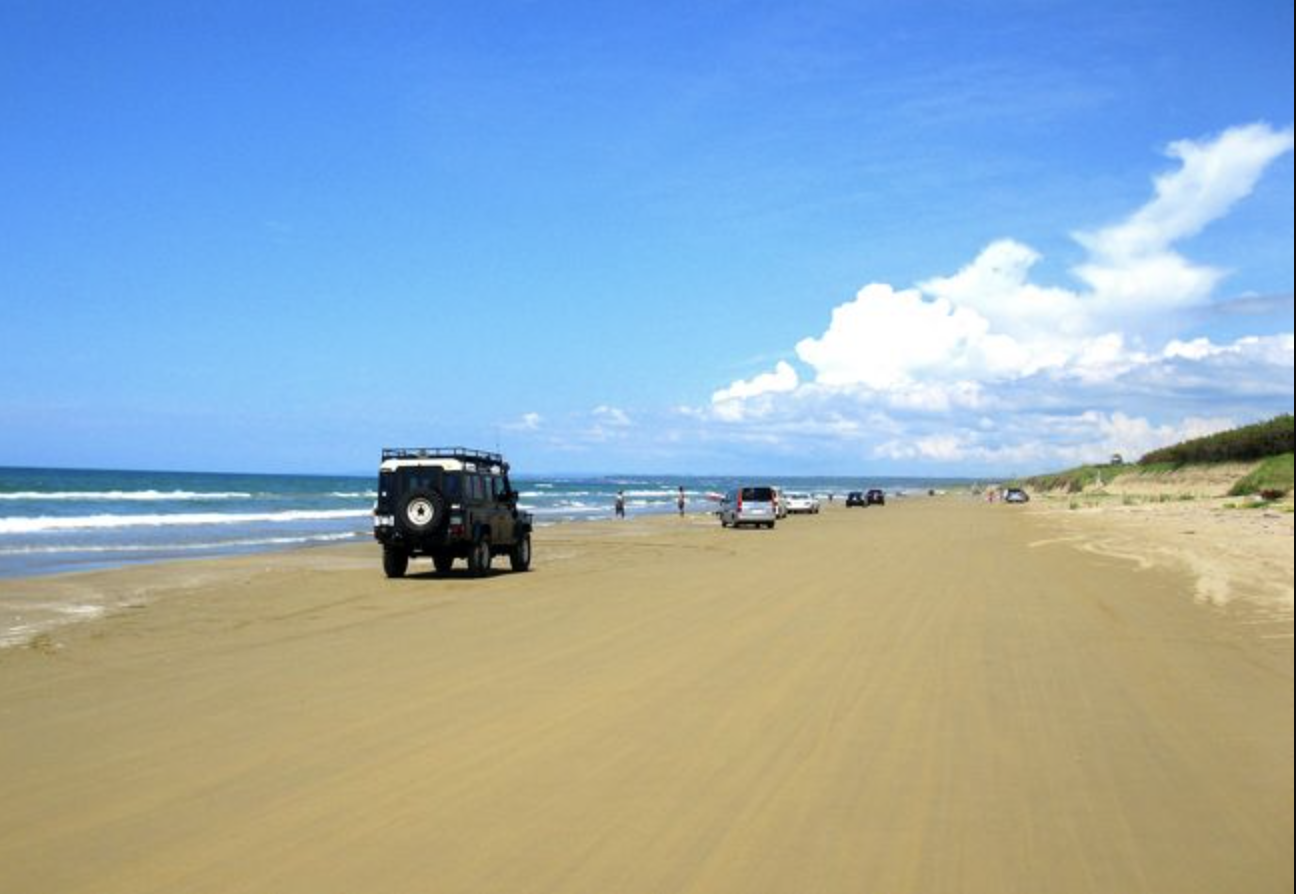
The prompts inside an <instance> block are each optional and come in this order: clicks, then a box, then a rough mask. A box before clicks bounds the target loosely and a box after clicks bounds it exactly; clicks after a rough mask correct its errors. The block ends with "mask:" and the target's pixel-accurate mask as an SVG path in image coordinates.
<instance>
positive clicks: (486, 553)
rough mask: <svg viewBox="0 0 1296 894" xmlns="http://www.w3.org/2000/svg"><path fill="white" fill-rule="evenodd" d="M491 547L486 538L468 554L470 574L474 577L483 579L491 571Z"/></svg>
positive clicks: (478, 542) (475, 544) (479, 541)
mask: <svg viewBox="0 0 1296 894" xmlns="http://www.w3.org/2000/svg"><path fill="white" fill-rule="evenodd" d="M490 566H491V545H490V541H489V540H487V539H486V538H485V537H483V538H481V539H480V540H478V541H477V542H476V543H474V544H473V546H472V551H471V552H469V553H468V573H469V574H471V575H472V576H473V577H482V576H483V575H485V574H486V572H488V571H490Z"/></svg>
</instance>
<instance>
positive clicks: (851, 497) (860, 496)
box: [846, 490, 868, 509]
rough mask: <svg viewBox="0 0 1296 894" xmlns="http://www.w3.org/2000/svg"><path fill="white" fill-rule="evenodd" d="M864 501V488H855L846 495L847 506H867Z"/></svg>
mask: <svg viewBox="0 0 1296 894" xmlns="http://www.w3.org/2000/svg"><path fill="white" fill-rule="evenodd" d="M867 505H868V503H865V502H864V492H863V491H862V490H853V491H851V492H850V493H848V494H847V495H846V508H848V509H849V508H850V507H851V506H867Z"/></svg>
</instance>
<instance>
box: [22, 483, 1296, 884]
mask: <svg viewBox="0 0 1296 894" xmlns="http://www.w3.org/2000/svg"><path fill="white" fill-rule="evenodd" d="M1061 515H1062V513H1050V512H1047V511H1040V508H1039V507H1031V510H1030V511H1026V512H1022V511H1018V509H1017V508H1014V507H1007V506H1002V505H994V506H991V505H987V504H985V503H981V502H975V501H970V500H967V501H965V500H961V499H956V498H949V499H937V500H928V499H916V500H912V501H897V502H896V503H895V504H894V505H891V506H888V507H886V508H885V509H876V508H874V509H868V510H849V511H848V510H842V509H835V510H834V511H829V512H826V513H824V514H823V515H822V516H819V517H815V518H795V519H790V520H788V521H786V522H784V523H781V524H780V526H779V528H778V529H777V530H775V531H726V530H721V529H720V528H719V526H718V525H716V524H713V523H712V522H711V521H710V520H709V519H707V518H703V517H694V518H689V519H684V520H679V519H674V518H656V519H646V520H632V521H630V522H628V523H625V524H622V525H614V524H589V525H569V526H563V527H556V528H551V529H546V530H545V531H544V532H543V533H542V535H541V536H540V537H539V538H538V541H537V549H536V570H535V571H534V572H532V573H530V574H526V575H512V574H508V573H501V574H499V575H496V576H493V577H491V578H489V579H487V580H481V581H475V580H470V579H467V578H465V577H461V576H458V575H456V576H453V577H451V578H449V579H435V578H433V577H431V576H427V577H420V576H415V577H413V578H410V579H406V580H403V581H387V580H385V579H383V578H382V577H381V574H380V571H379V567H378V559H377V554H376V551H375V550H374V549H373V548H372V547H369V546H365V547H361V548H357V547H348V548H341V549H328V550H313V551H309V552H300V553H294V554H290V555H285V556H275V557H269V558H267V557H253V558H239V559H230V560H222V561H219V562H211V563H193V564H184V565H170V566H160V567H156V568H146V569H136V570H131V571H120V572H113V573H104V574H95V575H88V576H84V577H78V578H76V579H74V580H73V579H66V580H63V581H44V582H42V581H28V582H21V581H20V582H7V583H4V584H0V588H6V589H7V590H8V593H7V595H9V596H10V597H12V596H13V595H14V588H22V589H23V592H30V593H31V594H32V596H33V597H38V596H39V595H40V592H41V590H42V588H54V587H62V588H67V587H69V586H76V587H93V588H97V589H99V590H100V591H105V592H109V593H110V595H111V597H112V599H114V600H116V601H118V602H123V601H124V602H129V601H130V600H131V599H132V598H133V597H132V594H136V595H137V601H138V604H140V605H141V606H142V607H139V608H135V609H128V610H123V611H121V612H118V613H117V614H115V615H113V616H111V617H108V618H106V619H102V620H99V621H96V622H93V623H88V624H83V625H77V626H75V627H67V628H64V629H62V630H60V631H59V632H58V633H57V635H56V636H55V637H54V638H52V639H47V640H45V641H43V642H42V644H41V645H42V648H41V649H8V650H4V651H2V652H0V770H2V771H3V772H0V890H2V891H5V892H42V894H52V892H74V891H84V892H95V894H111V892H131V894H143V892H153V891H156V892H168V894H171V892H176V891H186V892H221V894H232V892H268V891H273V892H277V894H292V892H309V894H327V892H348V894H354V892H358V891H374V892H378V891H381V892H402V891H410V892H414V891H418V892H438V894H442V892H446V894H450V892H465V894H490V892H527V894H543V892H563V894H578V892H591V894H594V892H597V894H609V892H616V894H635V892H669V894H676V892H698V894H726V892H734V894H760V892H771V894H773V892H778V894H789V892H796V894H801V892H851V894H855V892H874V891H876V892H889V894H901V892H960V894H967V892H995V894H1002V892H1023V894H1027V892H1029V894H1044V892H1065V894H1072V892H1075V894H1082V892H1102V894H1112V892H1174V894H1185V892H1235V891H1237V892H1241V891H1245V892H1267V891H1275V892H1276V891H1290V890H1292V886H1293V869H1292V861H1293V846H1292V834H1293V819H1292V815H1293V752H1292V746H1293V732H1292V724H1293V704H1292V702H1293V685H1292V683H1293V673H1292V641H1291V620H1290V615H1288V616H1287V618H1286V619H1283V618H1281V617H1278V616H1275V615H1274V614H1272V613H1266V612H1264V611H1261V610H1259V608H1257V607H1256V606H1255V605H1253V604H1252V603H1251V602H1249V601H1247V600H1233V601H1217V602H1210V601H1202V600H1199V599H1197V598H1195V595H1196V589H1195V588H1196V586H1197V579H1196V578H1195V577H1194V576H1193V575H1192V574H1190V573H1189V572H1188V571H1187V570H1183V569H1179V568H1177V567H1175V566H1173V565H1164V566H1162V565H1161V564H1158V563H1149V564H1147V566H1146V567H1145V568H1143V569H1140V566H1139V565H1138V564H1137V563H1136V562H1132V561H1129V560H1127V559H1125V558H1121V557H1118V556H1115V555H1111V554H1100V553H1096V552H1093V551H1086V550H1085V549H1080V548H1077V546H1081V545H1083V544H1084V543H1085V542H1088V541H1085V540H1084V538H1083V537H1081V536H1080V534H1081V533H1082V532H1077V531H1076V530H1074V529H1070V528H1068V527H1067V524H1070V523H1069V522H1065V523H1064V520H1063V519H1061V518H1060V517H1059V516H1061ZM1288 586H1290V583H1289V584H1288Z"/></svg>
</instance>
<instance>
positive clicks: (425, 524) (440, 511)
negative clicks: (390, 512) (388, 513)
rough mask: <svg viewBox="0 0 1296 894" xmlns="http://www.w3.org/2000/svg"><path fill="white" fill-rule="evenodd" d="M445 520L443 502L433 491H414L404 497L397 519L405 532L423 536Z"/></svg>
mask: <svg viewBox="0 0 1296 894" xmlns="http://www.w3.org/2000/svg"><path fill="white" fill-rule="evenodd" d="M443 518H445V501H444V500H443V499H442V498H441V495H440V494H439V493H437V492H436V491H434V490H414V491H410V492H409V493H408V494H407V495H406V496H405V501H404V502H403V503H402V504H401V507H400V512H399V514H398V515H397V519H398V520H399V521H400V523H401V524H402V525H403V526H404V527H405V529H406V530H409V531H412V532H414V533H415V534H425V533H427V532H428V531H432V530H434V529H435V528H436V527H437V526H438V525H439V524H441V519H443Z"/></svg>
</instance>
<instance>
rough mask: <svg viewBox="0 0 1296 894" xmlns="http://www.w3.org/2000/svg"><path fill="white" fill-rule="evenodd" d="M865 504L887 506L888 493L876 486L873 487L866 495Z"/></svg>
mask: <svg viewBox="0 0 1296 894" xmlns="http://www.w3.org/2000/svg"><path fill="white" fill-rule="evenodd" d="M864 505H865V506H885V505H886V493H885V492H883V491H882V490H879V489H878V488H876V487H875V488H873V489H872V490H870V491H869V492H868V493H866V494H865V495H864Z"/></svg>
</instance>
